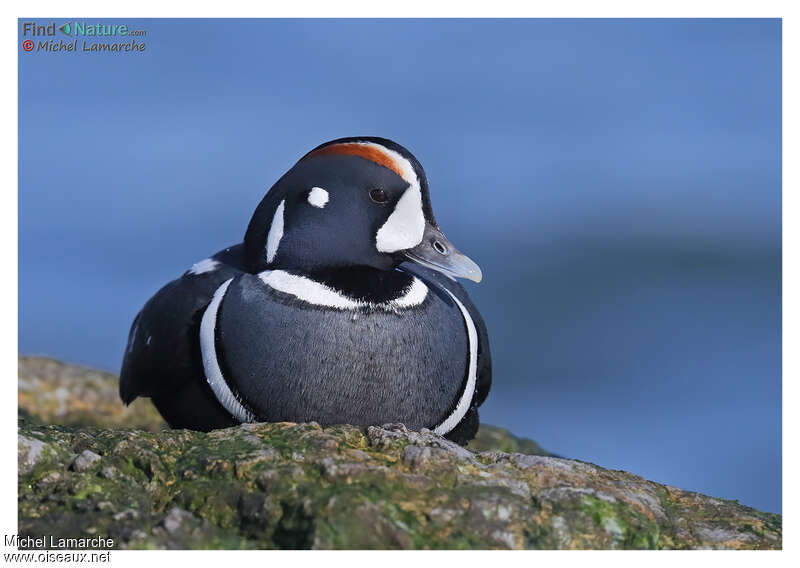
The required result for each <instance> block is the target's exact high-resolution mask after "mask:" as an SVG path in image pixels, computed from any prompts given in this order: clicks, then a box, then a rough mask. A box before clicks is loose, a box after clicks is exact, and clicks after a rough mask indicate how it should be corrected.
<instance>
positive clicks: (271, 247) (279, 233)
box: [267, 200, 285, 262]
mask: <svg viewBox="0 0 800 568" xmlns="http://www.w3.org/2000/svg"><path fill="white" fill-rule="evenodd" d="M284 203H285V200H281V202H280V203H279V204H278V208H277V209H275V215H273V217H272V224H271V225H270V226H269V234H267V262H272V261H273V260H274V259H275V255H276V254H278V245H279V244H281V239H282V238H283V206H284Z"/></svg>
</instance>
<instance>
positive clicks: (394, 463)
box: [19, 375, 781, 549]
mask: <svg viewBox="0 0 800 568" xmlns="http://www.w3.org/2000/svg"><path fill="white" fill-rule="evenodd" d="M112 377H113V375H112ZM73 380H79V379H73ZM62 398H63V397H62ZM20 400H21V401H22V400H23V397H22V396H21V397H20ZM48 408H50V407H48ZM63 415H64V416H74V415H70V413H69V412H66V413H64V414H63ZM103 416H104V418H103V419H102V420H103V421H107V420H109V418H108V416H109V414H104V415H103ZM47 417H48V419H47V420H45V419H43V417H42V416H41V415H39V416H37V413H36V409H35V407H34V405H32V404H27V405H26V407H25V411H24V412H21V414H20V419H19V466H20V472H19V533H20V535H23V536H26V535H28V536H42V535H56V536H58V537H71V538H80V537H92V536H104V537H110V538H113V539H114V540H115V542H116V546H119V547H121V548H257V549H280V548H291V549H296V548H317V549H320V548H321V549H328V548H337V549H353V548H355V549H362V548H365V549H375V548H378V549H385V548H400V549H411V548H413V549H484V548H534V549H549V548H584V549H585V548H748V549H774V548H780V547H781V517H780V516H779V515H775V514H770V513H762V512H759V511H756V510H754V509H751V508H748V507H744V506H742V505H740V504H738V503H737V502H735V501H725V500H721V499H715V498H712V497H707V496H704V495H700V494H698V493H692V492H688V491H683V490H680V489H677V488H674V487H669V486H665V485H661V484H658V483H654V482H652V481H647V480H645V479H643V478H641V477H638V476H636V475H633V474H630V473H626V472H623V471H613V470H607V469H603V468H601V467H598V466H596V465H592V464H588V463H584V462H580V461H576V460H567V459H562V458H557V457H552V456H547V455H530V454H525V453H521V452H519V450H520V449H533V450H538V451H540V453H544V452H541V449H540V448H538V446H536V445H535V442H532V441H530V440H524V439H517V438H514V437H513V436H511V435H510V434H508V433H507V432H505V431H502V429H492V428H490V429H486V430H484V432H483V433H482V434H481V435H479V437H478V439H477V440H476V441H475V442H474V444H472V445H471V446H470V447H471V448H472V449H473V450H475V451H470V449H465V448H462V447H460V446H458V445H455V444H453V443H451V442H449V441H447V440H445V439H443V438H441V437H440V436H437V435H435V434H433V433H432V432H429V431H426V430H423V431H421V432H411V431H408V430H406V429H405V427H403V426H402V425H399V424H392V425H385V426H383V427H380V428H379V427H370V428H366V429H363V428H356V427H353V426H347V425H343V426H333V427H327V428H322V427H320V426H319V425H317V424H315V423H308V424H294V423H277V424H246V425H242V426H238V427H234V428H228V429H225V430H218V431H214V432H211V433H207V434H206V433H201V432H192V431H187V430H168V429H158V428H159V426H157V423H156V422H149V421H148V422H146V423H147V424H148V425H149V426H147V427H148V428H150V429H149V430H145V429H142V428H140V427H139V428H134V427H130V425H128V426H119V425H108V424H107V423H105V422H103V423H102V426H98V425H85V424H75V423H74V421H73V423H72V425H63V424H62V425H56V424H52V423H50V422H52V421H54V420H53V418H54V417H55V418H57V413H54V411H51V412H50V414H47ZM124 420H133V418H131V417H130V416H128V417H127V418H125V419H124ZM124 420H123V421H121V422H124ZM148 420H149V419H148ZM144 423H145V422H142V423H141V424H140V425H143V424H144ZM487 440H488V442H487ZM495 442H497V444H499V445H500V446H499V447H502V448H505V449H509V450H511V451H508V452H507V451H500V450H498V449H486V448H487V447H492V448H497V447H498V446H497V445H494V446H493V445H492V444H495ZM482 444H483V445H482ZM487 444H488V446H487ZM509 444H516V445H515V446H509ZM530 444H534V446H530Z"/></svg>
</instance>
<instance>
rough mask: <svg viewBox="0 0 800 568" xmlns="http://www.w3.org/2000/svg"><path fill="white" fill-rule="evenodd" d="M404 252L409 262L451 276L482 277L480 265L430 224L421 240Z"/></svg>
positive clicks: (478, 280) (479, 279)
mask: <svg viewBox="0 0 800 568" xmlns="http://www.w3.org/2000/svg"><path fill="white" fill-rule="evenodd" d="M404 254H405V256H406V258H408V260H410V261H411V262H416V263H417V264H421V265H422V266H427V267H428V268H431V269H433V270H436V271H438V272H441V273H442V274H446V275H447V276H450V277H451V278H466V279H468V280H472V281H473V282H480V281H481V279H482V278H483V273H482V272H481V268H480V266H478V265H477V264H475V263H474V262H473V261H472V259H471V258H469V257H468V256H467V255H465V254H462V253H461V252H459V250H458V249H457V248H456V247H454V246H453V245H452V244H451V243H450V241H448V240H447V237H445V236H444V235H443V234H442V232H441V231H440V230H438V229H436V228H435V227H433V226H432V225H430V224H427V225H426V226H425V234H424V236H423V237H422V242H421V243H420V244H418V245H417V246H415V247H414V248H412V249H409V250H407V251H405V253H404Z"/></svg>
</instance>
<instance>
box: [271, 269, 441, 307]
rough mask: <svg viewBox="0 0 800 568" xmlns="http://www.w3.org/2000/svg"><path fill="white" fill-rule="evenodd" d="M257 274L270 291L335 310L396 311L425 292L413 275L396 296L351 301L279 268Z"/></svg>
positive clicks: (412, 303) (415, 302)
mask: <svg viewBox="0 0 800 568" xmlns="http://www.w3.org/2000/svg"><path fill="white" fill-rule="evenodd" d="M258 277H259V278H260V279H261V281H262V282H263V283H264V284H266V285H267V286H269V287H270V288H272V289H273V290H277V291H279V292H283V293H285V294H289V295H291V296H294V297H295V298H297V299H299V300H302V301H304V302H306V303H309V304H313V305H315V306H325V307H328V308H334V309H337V310H358V309H363V308H367V309H373V310H385V311H393V312H397V311H400V310H403V309H407V308H412V307H414V306H418V305H420V304H421V303H422V302H423V301H424V300H425V298H426V297H427V295H428V287H427V286H426V285H425V283H424V282H423V281H422V280H420V279H419V278H416V277H413V280H412V281H411V285H410V286H409V287H408V288H407V289H406V290H405V291H404V292H403V294H402V295H401V296H400V297H398V298H395V299H394V300H389V301H388V302H380V303H376V302H365V301H361V300H354V299H353V298H349V297H347V296H345V295H344V294H342V293H341V292H339V291H338V290H335V289H334V288H331V287H329V286H326V285H325V284H322V283H321V282H317V281H316V280H312V279H310V278H306V277H305V276H298V275H296V274H290V273H288V272H285V271H283V270H265V271H264V272H260V273H259V274H258Z"/></svg>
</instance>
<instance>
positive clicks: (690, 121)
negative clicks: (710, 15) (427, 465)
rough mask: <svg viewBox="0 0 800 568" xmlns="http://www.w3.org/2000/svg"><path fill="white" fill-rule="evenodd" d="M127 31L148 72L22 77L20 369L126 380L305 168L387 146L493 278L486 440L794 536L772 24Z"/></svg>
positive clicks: (128, 65) (247, 26) (366, 23)
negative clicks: (178, 299) (618, 474)
mask: <svg viewBox="0 0 800 568" xmlns="http://www.w3.org/2000/svg"><path fill="white" fill-rule="evenodd" d="M40 21H43V22H45V23H49V21H47V20H40ZM113 22H116V23H127V24H128V25H129V27H130V28H131V29H144V30H146V31H147V36H146V37H145V38H140V41H141V40H143V41H145V42H146V51H145V52H144V53H122V54H102V55H97V54H84V53H80V52H78V53H61V54H58V53H49V54H48V53H35V52H34V53H24V52H22V50H20V55H19V70H20V87H19V89H20V91H19V94H20V97H19V100H20V225H19V230H20V253H21V254H20V273H19V278H20V282H19V284H20V288H19V289H20V312H19V313H20V316H19V317H20V321H19V324H20V349H21V351H22V352H24V353H41V354H47V355H51V356H54V357H58V358H62V359H65V360H69V361H75V362H80V363H85V364H89V365H94V366H98V367H103V368H106V369H111V370H114V371H117V370H118V368H119V363H120V361H121V356H122V353H123V349H124V346H125V341H126V336H127V333H128V329H129V326H130V323H131V321H132V320H133V317H134V315H135V314H136V312H137V311H138V309H139V308H140V307H141V306H142V305H143V303H144V302H145V301H146V300H147V299H148V298H149V297H150V296H151V295H152V294H153V293H154V292H155V291H156V290H157V289H158V288H159V287H160V286H161V285H162V284H164V283H166V282H167V281H168V280H170V279H172V278H175V277H177V276H179V275H180V274H181V273H182V272H183V271H184V270H186V269H187V268H188V267H189V266H190V265H191V264H192V263H193V262H195V261H197V260H200V259H202V258H205V257H207V256H208V255H209V254H211V253H214V252H216V251H217V250H219V249H221V248H223V247H225V246H227V245H230V244H233V243H236V242H239V241H240V240H241V238H242V236H243V234H244V230H245V228H246V225H247V222H248V220H249V218H250V215H251V213H252V211H253V209H254V208H255V206H256V204H257V203H258V201H259V200H260V199H261V197H262V196H263V194H264V193H265V192H266V190H267V189H269V187H270V186H271V185H272V184H273V183H274V182H275V181H276V180H277V179H278V177H279V176H280V175H281V174H283V173H284V172H285V171H286V170H287V169H288V168H289V167H291V166H292V164H293V163H294V162H295V161H296V160H297V159H298V158H299V157H300V156H301V155H303V154H304V153H305V152H306V151H308V150H309V149H311V148H312V147H314V146H316V145H317V144H319V143H321V142H323V141H325V140H329V139H332V138H337V137H341V136H351V135H361V134H369V135H377V136H384V137H388V138H392V139H394V140H396V141H398V142H400V143H401V144H403V145H405V146H407V147H408V148H409V149H411V150H412V151H413V152H414V153H415V154H416V155H417V157H418V158H419V159H420V161H421V162H422V163H423V165H424V167H425V168H426V170H427V173H428V176H429V179H430V183H431V191H432V198H433V204H434V209H435V211H436V215H437V218H438V220H439V222H440V224H441V226H442V228H443V229H444V230H445V232H446V234H447V235H448V236H449V237H450V239H451V240H452V241H453V242H454V243H456V245H457V246H458V247H459V248H460V249H461V250H463V251H465V252H466V253H468V254H469V255H470V256H471V257H472V258H474V259H475V260H476V261H478V263H479V264H480V265H481V266H482V268H483V271H484V275H485V279H484V281H483V282H482V283H481V284H479V285H474V284H472V283H467V284H466V286H467V288H468V289H469V292H470V294H471V295H472V297H473V299H474V300H475V302H476V304H477V305H478V306H479V307H480V309H481V311H482V313H483V314H484V316H485V319H486V321H487V324H488V326H489V330H490V337H491V341H492V351H493V355H494V365H495V367H494V369H495V382H494V387H493V390H492V393H491V395H490V397H489V399H488V401H487V402H486V404H485V405H484V406H483V407H482V409H481V415H482V419H483V420H484V421H486V422H489V423H493V424H498V425H502V426H506V427H508V428H510V429H511V430H512V431H513V432H515V433H517V434H520V435H525V436H529V437H532V438H534V439H536V440H537V441H538V442H539V443H541V444H542V445H543V446H544V447H545V448H548V449H550V450H551V451H554V452H557V453H559V454H561V455H564V456H569V457H577V458H580V459H583V460H586V461H591V462H595V463H597V464H600V465H603V466H606V467H611V468H621V469H626V470H630V471H633V472H635V473H638V474H641V475H643V476H645V477H647V478H650V479H654V480H657V481H660V482H664V483H668V484H672V485H676V486H680V487H682V488H686V489H691V490H696V491H701V492H704V493H708V494H711V495H714V496H719V497H724V498H729V499H738V500H740V501H741V502H743V503H745V504H747V505H751V506H754V507H758V508H760V509H764V510H767V511H776V512H778V511H780V510H781V351H780V349H781V347H780V346H781V335H780V334H781V224H780V223H781V217H780V214H781V185H780V184H781V181H780V180H781V177H780V175H781V162H780V150H781V130H780V124H781V75H780V69H781V67H780V66H781V51H780V46H781V26H780V22H779V21H777V20H704V21H685V20H684V21H682V20H655V21H648V20H627V21H618V20H596V21H582V20H561V21H548V20H515V21H508V20H491V21H490V20H483V21H482V20H457V21H448V20H438V21H426V20H421V21H404V20H384V21H371V20H360V21H349V20H338V21H315V20H305V21H292V20H276V21H259V20H250V21H237V20H224V21H214V20H187V21H182V20H162V21H150V20H140V21H134V20H103V23H113ZM59 23H60V21H59ZM79 49H80V41H79Z"/></svg>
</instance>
